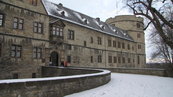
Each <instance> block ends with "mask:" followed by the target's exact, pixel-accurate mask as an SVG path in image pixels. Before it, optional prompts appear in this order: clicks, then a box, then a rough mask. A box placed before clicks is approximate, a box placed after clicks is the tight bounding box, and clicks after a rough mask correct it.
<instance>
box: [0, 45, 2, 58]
mask: <svg viewBox="0 0 173 97" xmlns="http://www.w3.org/2000/svg"><path fill="white" fill-rule="evenodd" d="M1 55H2V44H1V43H0V57H1Z"/></svg>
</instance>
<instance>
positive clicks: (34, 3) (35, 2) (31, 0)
mask: <svg viewBox="0 0 173 97" xmlns="http://www.w3.org/2000/svg"><path fill="white" fill-rule="evenodd" d="M37 3H38V0H30V4H32V5H34V6H37Z"/></svg>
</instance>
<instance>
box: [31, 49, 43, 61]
mask: <svg viewBox="0 0 173 97" xmlns="http://www.w3.org/2000/svg"><path fill="white" fill-rule="evenodd" d="M33 58H34V59H41V58H42V48H38V47H34V48H33Z"/></svg>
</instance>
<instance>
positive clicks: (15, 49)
mask: <svg viewBox="0 0 173 97" xmlns="http://www.w3.org/2000/svg"><path fill="white" fill-rule="evenodd" d="M10 56H11V57H13V58H21V56H22V46H20V45H14V44H13V45H12V46H11V53H10Z"/></svg>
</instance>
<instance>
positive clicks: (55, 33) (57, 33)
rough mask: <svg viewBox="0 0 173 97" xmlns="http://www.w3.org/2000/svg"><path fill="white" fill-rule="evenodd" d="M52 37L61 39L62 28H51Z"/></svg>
mask: <svg viewBox="0 0 173 97" xmlns="http://www.w3.org/2000/svg"><path fill="white" fill-rule="evenodd" d="M51 35H52V36H59V37H63V27H60V26H57V25H56V26H52V31H51Z"/></svg>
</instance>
